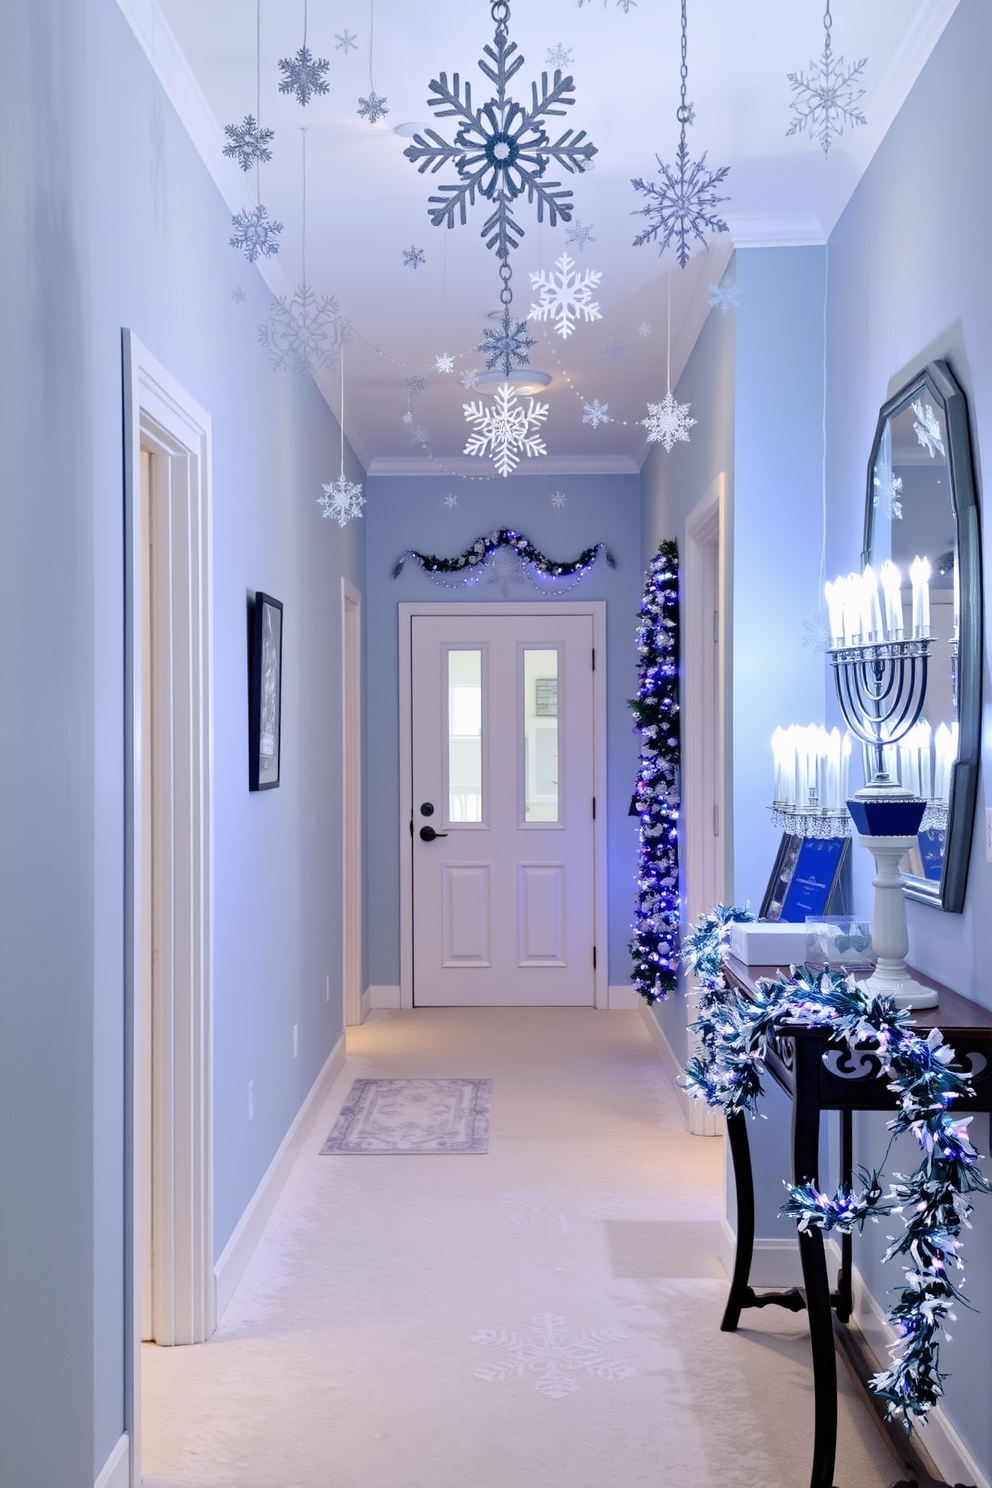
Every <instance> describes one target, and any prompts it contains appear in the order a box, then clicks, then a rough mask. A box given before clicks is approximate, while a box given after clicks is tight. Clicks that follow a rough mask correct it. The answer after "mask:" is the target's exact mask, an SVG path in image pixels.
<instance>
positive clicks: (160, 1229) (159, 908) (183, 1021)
mask: <svg viewBox="0 0 992 1488" xmlns="http://www.w3.org/2000/svg"><path fill="white" fill-rule="evenodd" d="M123 357H124V503H125V505H124V521H125V529H124V530H125V575H124V584H125V648H126V652H125V688H126V697H125V729H126V740H125V770H126V776H125V778H126V802H125V832H126V837H125V853H126V860H125V873H126V877H125V894H126V903H125V994H126V995H125V1009H126V1012H125V1016H126V1046H125V1066H126V1073H125V1080H126V1102H127V1105H126V1115H125V1229H126V1235H125V1330H126V1331H125V1350H126V1377H125V1427H126V1430H127V1432H128V1436H129V1440H130V1458H131V1460H130V1474H131V1482H132V1484H134V1485H137V1484H139V1483H140V1481H141V1448H140V1431H139V1398H140V1392H139V1369H140V1284H141V1271H140V1212H139V1208H140V1192H141V1184H140V1173H139V1172H138V1163H139V1160H140V1158H139V1154H140V1151H141V1143H140V1140H139V1136H140V1129H139V1121H140V1104H139V1100H138V1096H139V1093H140V1092H139V1089H138V1072H139V1070H140V1067H141V1066H140V1048H141V1043H140V1038H141V1026H140V1023H141V999H140V967H141V955H142V944H141V940H142V935H143V933H144V932H143V930H142V915H141V902H142V901H141V892H142V883H141V876H142V866H141V865H142V846H143V842H142V834H143V830H145V829H146V824H145V823H144V822H143V812H142V805H141V803H142V771H143V770H144V769H146V768H148V760H149V755H148V744H149V743H151V745H152V748H153V749H155V750H156V752H158V753H159V758H164V759H165V760H166V761H167V762H168V768H167V769H166V770H163V771H162V772H161V776H160V775H159V774H158V772H156V777H155V778H156V781H159V780H160V779H161V781H162V794H163V795H164V797H165V799H164V800H162V801H161V804H160V806H159V807H157V808H153V810H155V811H160V812H161V816H162V820H163V824H167V825H168V828H169V830H168V831H164V830H161V831H156V833H155V834H154V838H153V851H154V853H155V856H156V865H155V866H156V874H155V879H156V884H157V889H162V887H163V883H164V884H165V885H166V892H162V893H158V895H157V898H156V912H157V914H158V916H159V919H158V921H157V924H156V950H157V951H159V952H160V954H161V955H162V956H165V957H168V958H171V961H172V975H171V976H169V977H167V978H163V979H161V985H162V986H163V987H164V991H163V992H162V993H161V995H159V990H160V989H159V986H158V985H157V986H156V997H157V1003H158V1006H157V1008H156V1016H155V1024H156V1027H155V1035H156V1037H155V1039H154V1053H153V1059H154V1070H153V1090H154V1099H155V1115H154V1118H153V1131H154V1132H155V1139H156V1154H155V1157H156V1162H155V1169H154V1179H155V1212H156V1219H155V1235H154V1244H155V1281H156V1294H155V1312H156V1337H157V1339H158V1341H159V1342H161V1343H194V1342H199V1341H201V1340H202V1339H205V1338H208V1337H209V1336H210V1334H211V1333H212V1332H213V1329H214V1319H215V1292H214V1274H213V1102H212V1087H211V1072H212V1043H211V1035H212V992H213V799H212V782H213V687H212V597H211V574H212V551H211V544H212V533H211V474H210V442H211V430H210V418H209V415H208V414H206V413H205V412H204V411H203V409H201V408H200V407H199V406H198V405H197V404H196V403H195V402H194V400H193V399H192V398H190V397H189V395H188V394H187V393H186V392H185V391H184V389H183V388H182V387H180V385H179V384H178V383H177V382H176V381H175V380H174V379H173V378H172V377H171V376H170V375H169V373H168V372H167V371H166V370H165V368H164V367H162V366H161V365H160V364H159V363H158V362H157V361H156V359H155V358H154V357H153V356H152V355H151V353H150V352H149V351H148V350H147V348H146V347H144V346H143V345H142V343H141V342H140V341H139V340H138V338H137V337H136V336H134V335H133V334H132V333H131V332H130V331H128V330H125V331H124V332H123ZM142 446H144V447H146V448H148V449H151V450H152V451H153V452H154V455H155V456H156V457H157V463H158V464H159V474H160V481H159V486H158V488H157V489H153V493H152V506H153V510H152V514H151V515H152V532H151V537H152V540H153V549H152V561H153V564H154V573H155V579H156V580H157V582H158V584H159V586H160V589H159V599H160V601H161V603H160V605H159V606H158V610H157V613H158V614H159V615H160V616H161V615H165V616H166V619H165V620H164V621H158V622H157V624H158V627H159V635H158V637H157V647H158V654H159V662H160V666H159V678H160V684H159V685H158V686H157V689H156V698H155V723H154V729H155V738H154V740H152V741H146V740H143V739H142V722H141V721H142V697H143V691H144V689H145V688H146V687H147V686H148V685H149V679H148V678H146V677H145V676H143V674H142V647H141V623H142V614H143V610H144V607H145V605H146V604H147V603H148V602H149V600H148V596H147V595H146V594H145V593H144V584H145V581H144V578H143V573H144V565H143V563H142V561H141V559H142V550H141V545H142V542H143V541H144V540H146V534H144V533H143V523H142V520H141V449H142ZM155 643H156V639H155V638H154V637H153V644H155ZM163 668H167V673H163ZM155 819H156V820H157V819H158V818H157V817H155Z"/></svg>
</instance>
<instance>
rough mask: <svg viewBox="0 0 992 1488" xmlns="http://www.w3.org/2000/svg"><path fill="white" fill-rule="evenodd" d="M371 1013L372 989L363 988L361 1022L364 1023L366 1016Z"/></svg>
mask: <svg viewBox="0 0 992 1488" xmlns="http://www.w3.org/2000/svg"><path fill="white" fill-rule="evenodd" d="M371 1011H372V988H371V987H366V988H365V991H364V992H363V993H362V1022H363V1023H364V1022H365V1019H366V1018H367V1017H368V1015H369V1013H370V1012H371Z"/></svg>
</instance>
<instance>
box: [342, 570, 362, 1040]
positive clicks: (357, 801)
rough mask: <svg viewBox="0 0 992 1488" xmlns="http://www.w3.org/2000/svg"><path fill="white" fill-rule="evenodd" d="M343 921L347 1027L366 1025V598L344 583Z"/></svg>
mask: <svg viewBox="0 0 992 1488" xmlns="http://www.w3.org/2000/svg"><path fill="white" fill-rule="evenodd" d="M341 746H342V747H341V790H342V797H341V825H342V832H341V845H342V865H341V867H342V878H341V917H342V932H343V933H342V936H341V942H342V968H341V971H342V988H343V996H344V1021H345V1024H346V1025H348V1024H355V1023H361V1021H362V991H363V987H362V596H361V594H359V592H358V590H357V589H356V588H355V586H354V584H350V583H349V582H348V580H347V579H345V578H342V580H341Z"/></svg>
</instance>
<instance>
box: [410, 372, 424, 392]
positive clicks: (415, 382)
mask: <svg viewBox="0 0 992 1488" xmlns="http://www.w3.org/2000/svg"><path fill="white" fill-rule="evenodd" d="M426 386H427V378H426V377H422V376H421V375H420V373H419V372H414V374H413V376H412V377H408V378H407V380H406V390H407V392H408V393H409V394H410V396H411V398H415V397H416V396H417V394H418V393H422V392H423V391H424V388H425V387H426Z"/></svg>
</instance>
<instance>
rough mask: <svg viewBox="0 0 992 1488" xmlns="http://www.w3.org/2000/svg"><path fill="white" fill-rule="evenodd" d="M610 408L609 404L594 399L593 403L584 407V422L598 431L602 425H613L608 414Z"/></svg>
mask: <svg viewBox="0 0 992 1488" xmlns="http://www.w3.org/2000/svg"><path fill="white" fill-rule="evenodd" d="M609 406H610V405H609V404H608V403H600V401H599V399H598V398H593V400H592V402H591V403H586V404H584V405H583V414H582V422H583V423H584V424H589V425H591V427H592V428H593V429H598V428H599V426H600V424H609V423H612V419H611V418H610V415H609V414H608V413H607V409H608V408H609Z"/></svg>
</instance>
